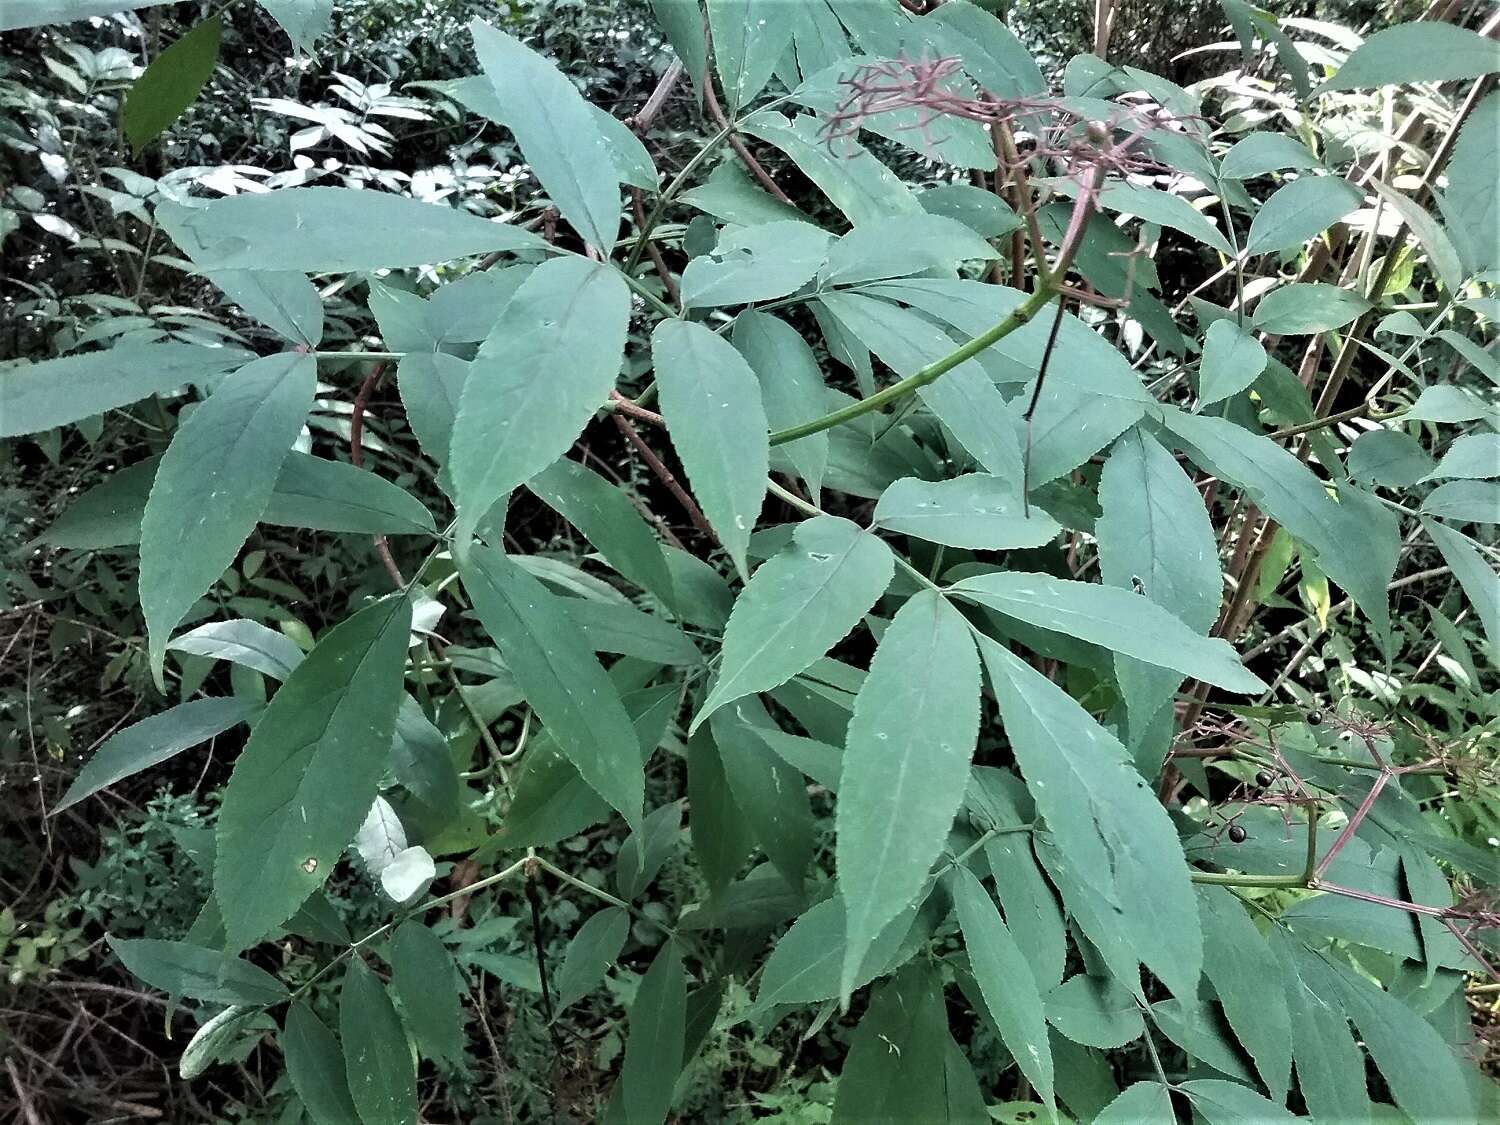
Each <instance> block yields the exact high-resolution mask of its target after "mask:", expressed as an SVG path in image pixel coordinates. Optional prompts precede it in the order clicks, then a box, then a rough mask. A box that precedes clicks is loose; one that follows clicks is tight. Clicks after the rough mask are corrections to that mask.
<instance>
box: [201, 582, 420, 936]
mask: <svg viewBox="0 0 1500 1125" xmlns="http://www.w3.org/2000/svg"><path fill="white" fill-rule="evenodd" d="M410 632H411V602H410V601H408V600H407V599H406V598H405V597H400V596H395V597H390V598H386V599H384V600H383V601H379V602H376V603H375V604H374V605H371V606H368V607H367V608H365V609H362V610H360V611H359V612H358V613H356V614H355V615H354V616H353V617H350V618H349V619H348V620H346V621H344V622H341V623H340V624H338V625H336V626H334V628H333V629H331V630H330V631H329V632H328V634H327V635H326V636H324V637H323V638H322V639H321V640H320V641H319V642H318V645H317V647H315V648H314V649H313V650H312V652H311V653H309V654H308V656H307V659H306V660H304V661H303V662H302V663H301V664H299V665H298V666H297V668H296V670H295V671H293V672H292V674H291V675H290V676H289V677H288V678H287V681H286V683H284V684H283V685H282V686H281V690H280V691H278V692H277V693H276V695H275V697H274V698H273V699H272V700H271V703H270V704H269V706H267V708H266V713H265V715H264V716H262V718H261V720H260V722H259V723H258V724H256V727H255V732H254V733H253V734H252V735H251V736H250V741H249V742H248V743H246V745H245V749H244V750H243V751H241V752H240V756H239V759H238V760H237V761H236V762H235V765H234V772H233V773H232V774H231V775H230V778H229V784H228V786H227V787H226V788H225V790H224V803H223V808H222V810H221V812H220V814H219V826H218V831H217V842H218V850H217V856H216V859H215V862H214V898H215V900H216V901H217V902H218V904H219V910H220V913H221V914H222V916H223V919H224V933H225V947H226V948H228V949H246V948H248V947H249V946H251V945H254V944H255V943H256V942H257V941H258V940H260V939H261V938H262V937H264V936H265V935H266V934H267V933H269V932H270V931H271V930H273V929H274V928H275V927H276V926H278V925H279V924H280V923H282V922H284V921H285V920H286V919H287V918H289V917H291V915H292V914H293V913H295V912H296V910H297V907H299V906H301V905H302V903H303V902H304V901H305V900H306V899H307V897H308V896H309V895H311V894H312V892H313V891H315V890H317V888H318V887H320V886H322V885H323V883H324V881H325V880H326V879H327V878H328V876H329V875H330V874H331V873H332V871H333V868H334V866H335V865H336V864H337V863H338V859H339V855H340V853H342V852H343V850H344V848H345V846H346V845H347V844H348V843H349V841H350V840H352V839H353V838H354V834H355V832H356V831H357V830H358V829H359V826H360V825H361V824H362V823H363V822H364V819H365V816H366V814H367V813H368V812H369V811H370V805H371V802H373V801H374V799H375V795H376V791H377V790H378V788H379V785H380V777H381V775H382V774H383V773H384V772H385V769H386V765H387V761H388V755H389V751H390V746H391V739H392V736H393V733H394V730H395V725H396V709H397V705H398V704H399V702H400V700H401V677H402V669H403V667H404V665H405V662H406V646H407V643H408V638H409V635H410Z"/></svg>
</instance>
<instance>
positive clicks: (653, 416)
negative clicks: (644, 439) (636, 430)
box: [609, 391, 667, 426]
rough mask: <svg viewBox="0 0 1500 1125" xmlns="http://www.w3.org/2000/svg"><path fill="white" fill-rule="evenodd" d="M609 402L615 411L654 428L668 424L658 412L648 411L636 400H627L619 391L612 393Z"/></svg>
mask: <svg viewBox="0 0 1500 1125" xmlns="http://www.w3.org/2000/svg"><path fill="white" fill-rule="evenodd" d="M609 401H610V404H611V405H612V406H613V407H614V409H616V410H619V411H621V412H622V413H625V414H629V415H630V416H631V417H632V418H638V419H639V420H640V421H642V422H649V423H650V424H651V425H653V426H665V425H666V424H667V420H666V419H665V418H663V417H662V416H661V415H660V414H658V413H657V412H656V411H654V410H647V409H646V408H645V407H644V406H641V405H640V404H639V403H637V402H635V401H634V400H632V399H628V398H626V397H625V396H624V395H622V394H621V393H620V392H619V391H610V392H609Z"/></svg>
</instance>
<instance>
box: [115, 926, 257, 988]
mask: <svg viewBox="0 0 1500 1125" xmlns="http://www.w3.org/2000/svg"><path fill="white" fill-rule="evenodd" d="M109 947H110V948H111V949H112V950H114V952H115V956H117V957H119V959H120V961H121V963H122V964H123V965H124V966H125V967H126V968H127V969H129V970H130V971H131V972H132V973H133V974H135V975H136V976H138V977H140V978H141V980H143V981H145V982H146V983H147V984H149V985H150V986H151V987H152V988H159V989H161V990H162V991H163V992H169V993H171V994H172V995H174V996H190V997H192V998H193V999H194V1000H203V1001H206V1002H208V1003H213V1004H254V1005H262V1004H278V1003H280V1002H281V1001H282V1000H285V999H286V995H287V991H286V985H284V984H282V983H281V982H280V981H279V980H277V979H276V978H275V977H273V976H272V975H271V974H270V973H268V972H266V971H265V970H264V969H261V968H257V967H256V966H254V965H252V964H250V962H248V961H242V960H240V959H239V958H238V957H235V956H233V955H232V954H229V953H222V952H220V951H219V950H217V949H204V948H203V947H201V946H197V945H190V944H188V943H187V942H185V941H157V940H154V939H149V938H142V939H140V940H138V941H126V940H124V939H123V938H117V937H111V938H109Z"/></svg>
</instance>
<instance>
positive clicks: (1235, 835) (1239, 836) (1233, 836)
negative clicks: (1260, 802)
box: [1229, 824, 1245, 844]
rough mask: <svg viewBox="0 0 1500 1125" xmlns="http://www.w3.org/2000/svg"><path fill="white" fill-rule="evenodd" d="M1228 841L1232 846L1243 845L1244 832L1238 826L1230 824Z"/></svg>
mask: <svg viewBox="0 0 1500 1125" xmlns="http://www.w3.org/2000/svg"><path fill="white" fill-rule="evenodd" d="M1229 840H1230V842H1231V843H1234V844H1243V843H1244V842H1245V830H1244V829H1243V828H1241V827H1240V826H1239V825H1238V824H1231V825H1230V826H1229Z"/></svg>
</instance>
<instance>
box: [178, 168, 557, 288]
mask: <svg viewBox="0 0 1500 1125" xmlns="http://www.w3.org/2000/svg"><path fill="white" fill-rule="evenodd" d="M156 219H157V222H159V223H160V224H161V226H162V228H163V229H164V230H165V231H166V232H167V234H169V235H170V236H171V238H172V241H173V242H175V243H177V245H178V246H180V247H181V248H182V250H183V252H184V253H186V254H187V255H188V257H190V258H192V259H193V262H194V264H196V265H197V266H198V267H199V268H200V269H203V270H292V271H294V272H297V273H327V272H334V271H339V272H343V271H352V270H373V269H385V268H391V267H396V266H420V265H427V264H428V263H431V262H446V261H450V260H452V259H454V258H465V257H469V256H471V255H474V254H488V253H492V252H496V251H507V250H541V249H545V248H546V245H547V244H546V243H545V242H543V241H542V240H541V238H540V237H538V236H537V235H534V234H532V233H531V232H530V231H524V230H521V229H520V228H518V227H512V226H507V225H506V224H505V223H495V222H491V221H489V220H488V219H481V218H480V217H479V216H478V215H474V214H470V213H469V212H468V211H462V210H458V209H456V208H453V207H450V206H448V205H447V204H446V203H423V202H422V201H421V200H418V199H410V198H408V197H406V196H401V195H390V194H388V193H386V192H383V191H361V190H357V189H355V188H335V187H299V188H281V189H279V190H277V191H268V192H260V193H253V194H244V195H231V196H226V197H224V198H222V199H215V200H212V201H210V202H209V203H207V204H205V205H203V206H201V207H182V206H178V205H177V204H165V203H164V204H162V205H161V206H159V207H157V209H156Z"/></svg>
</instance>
